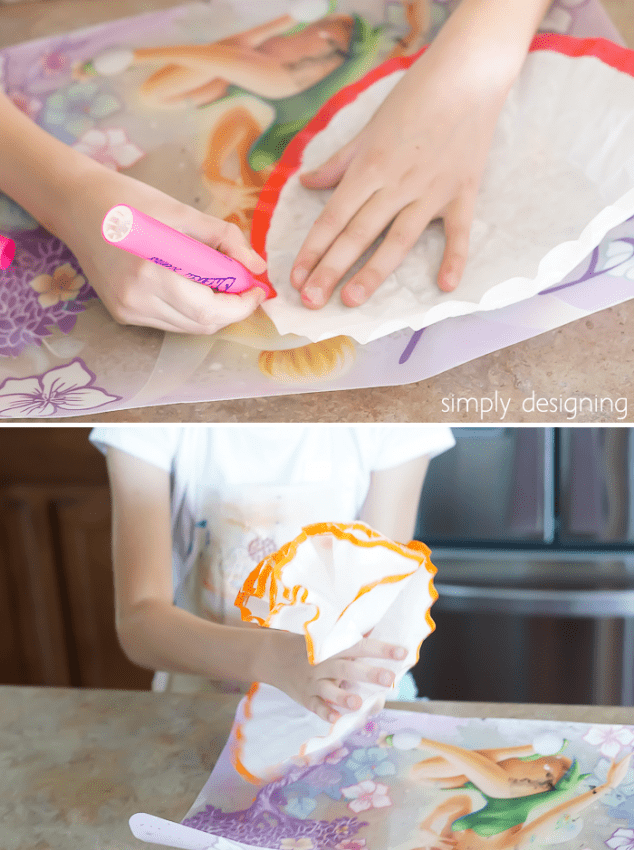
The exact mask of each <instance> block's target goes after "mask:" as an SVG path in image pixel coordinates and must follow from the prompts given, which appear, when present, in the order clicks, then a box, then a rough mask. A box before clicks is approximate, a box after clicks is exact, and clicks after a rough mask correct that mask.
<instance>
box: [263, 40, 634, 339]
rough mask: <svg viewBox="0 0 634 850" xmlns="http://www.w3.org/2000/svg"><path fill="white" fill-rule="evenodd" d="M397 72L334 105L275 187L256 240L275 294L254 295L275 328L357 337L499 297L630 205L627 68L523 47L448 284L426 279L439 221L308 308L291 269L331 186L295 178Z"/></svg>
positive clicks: (508, 297) (352, 128)
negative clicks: (363, 287)
mask: <svg viewBox="0 0 634 850" xmlns="http://www.w3.org/2000/svg"><path fill="white" fill-rule="evenodd" d="M403 73H404V71H396V72H394V73H391V74H390V75H389V76H387V77H383V78H381V79H379V80H378V81H376V82H375V83H373V84H372V85H371V86H370V87H369V88H367V89H366V90H364V91H363V92H362V93H361V94H359V95H358V97H357V98H356V100H354V101H353V102H352V103H350V104H348V105H346V106H344V107H343V108H342V109H341V110H339V111H338V112H337V113H336V114H335V115H334V116H333V118H332V120H331V121H330V123H329V124H328V126H327V127H326V128H325V129H324V130H322V131H321V132H319V133H317V135H315V136H314V138H313V139H311V140H310V142H309V143H308V145H307V146H306V148H305V150H304V152H303V157H302V166H301V168H300V170H299V171H297V172H295V173H294V174H292V175H291V177H290V178H289V179H288V181H287V182H286V184H285V185H284V187H283V188H282V191H281V194H280V197H279V200H278V203H277V205H276V207H275V210H274V212H273V216H272V220H271V222H270V227H269V230H268V233H267V238H266V251H267V259H268V264H269V278H270V280H271V282H272V284H273V286H274V287H275V289H276V290H277V292H278V297H277V298H274V299H272V300H270V301H267V302H265V304H264V305H263V306H264V309H265V310H266V312H267V313H268V315H269V316H270V317H271V319H272V320H273V322H274V323H275V325H276V327H277V329H278V331H279V332H280V333H281V334H284V333H290V332H292V333H296V334H301V335H303V336H306V337H308V338H309V339H311V340H313V341H318V340H322V339H327V338H329V337H333V336H336V335H339V334H347V335H349V336H351V337H353V338H354V339H356V340H358V341H359V342H361V343H366V342H370V341H371V340H373V339H377V338H379V337H381V336H385V335H387V334H389V333H391V332H393V331H396V330H399V329H401V328H407V327H409V328H412V329H414V330H417V329H419V328H422V327H425V326H426V325H429V324H432V323H433V322H437V321H440V320H441V319H444V318H447V317H448V316H459V315H462V314H465V313H471V312H474V311H476V310H493V309H497V308H498V307H504V306H506V305H508V304H512V303H515V302H517V301H521V300H523V299H526V298H530V297H531V296H533V295H535V294H537V293H538V292H540V291H542V290H544V289H546V288H548V287H549V286H551V285H554V284H557V283H558V282H560V281H561V280H562V278H564V277H565V275H567V274H568V273H569V272H570V271H572V269H574V268H575V266H576V265H578V264H579V263H580V262H581V260H582V259H583V258H584V257H585V256H587V255H588V253H589V252H590V251H591V250H592V249H593V248H594V247H595V246H596V245H598V244H599V242H600V241H601V239H602V238H603V237H604V236H605V234H606V233H607V232H608V231H609V230H610V229H611V228H613V227H614V226H616V225H617V224H619V223H621V222H623V221H624V220H625V219H627V218H628V217H629V216H631V215H633V214H634V146H633V145H632V139H633V138H634V109H632V104H633V103H634V79H633V78H632V77H631V76H630V75H629V74H627V73H624V72H622V71H618V70H616V69H615V68H613V67H611V66H610V65H608V64H607V63H604V62H603V61H601V60H600V59H598V58H596V57H593V56H582V57H575V58H572V57H569V56H566V55H563V54H561V53H557V52H554V51H550V50H538V51H535V52H533V53H531V54H529V56H528V58H527V60H526V63H525V66H524V68H523V71H522V73H521V75H520V77H519V79H518V81H517V82H516V84H515V85H514V87H513V89H512V90H511V92H510V94H509V97H508V99H507V101H506V104H505V106H504V108H503V111H502V114H501V116H500V119H499V121H498V125H497V129H496V133H495V137H494V140H493V144H492V148H491V152H490V156H489V160H488V164H487V168H486V172H485V175H484V179H483V183H482V186H481V189H480V192H479V195H478V199H477V203H476V209H475V218H474V221H473V226H472V231H471V247H470V254H469V260H468V262H467V266H466V269H465V273H464V277H463V279H462V281H461V283H460V285H459V287H458V288H457V289H456V290H455V291H454V292H452V293H441V292H440V291H439V290H438V288H437V285H436V275H437V272H438V269H439V266H440V260H441V257H442V253H443V248H444V241H445V240H444V233H443V229H442V224H441V223H439V222H436V223H433V224H432V225H431V226H430V227H428V228H427V229H426V230H425V232H424V233H423V234H422V236H421V237H420V239H419V240H418V242H417V243H416V245H415V246H414V248H413V250H412V251H411V252H410V253H409V254H408V256H407V257H406V258H405V260H404V261H403V263H402V264H401V265H400V266H399V268H398V269H397V270H396V271H395V272H394V273H393V274H391V275H390V276H389V277H388V279H387V280H386V281H385V282H384V283H383V284H382V286H381V287H380V288H379V290H378V291H377V292H376V293H375V294H374V295H373V296H372V297H371V298H370V300H369V301H368V302H367V303H366V304H364V305H362V306H361V307H354V308H349V307H345V306H344V305H343V304H342V302H341V299H340V297H339V294H338V291H336V292H335V293H334V294H333V296H332V297H331V299H330V301H329V303H328V304H327V305H326V306H325V307H324V308H322V309H320V310H309V309H307V308H306V307H304V306H303V305H302V303H301V301H300V297H299V294H298V293H297V291H296V290H295V289H293V287H292V286H291V285H290V271H291V267H292V265H293V262H294V259H295V257H296V256H297V253H298V251H299V249H300V247H301V245H302V243H303V241H304V239H305V237H306V236H307V234H308V232H309V230H310V228H311V226H312V224H313V222H314V221H315V219H316V218H317V216H318V215H319V213H320V212H321V210H322V209H323V208H324V206H325V204H326V202H327V200H328V198H329V197H330V195H331V191H330V190H321V191H311V190H308V189H304V188H303V187H302V186H301V184H300V182H299V173H300V172H301V171H306V170H310V169H312V168H315V167H317V166H318V165H320V164H321V163H322V162H324V161H325V160H326V159H327V158H328V157H329V156H330V155H331V154H332V153H334V152H335V151H336V150H338V149H339V148H340V147H341V145H343V144H345V143H346V142H347V141H349V140H350V139H351V138H352V137H353V136H354V135H355V134H356V133H357V132H358V131H359V130H360V129H361V128H362V127H363V126H364V124H365V123H366V122H367V120H368V119H369V118H370V117H371V115H372V114H373V112H374V111H375V109H376V108H377V106H378V105H379V104H380V103H381V102H382V101H383V100H384V99H385V97H386V96H387V94H388V93H389V91H390V90H391V89H392V87H393V86H394V85H395V84H396V82H397V81H398V80H399V79H400V78H401V76H402V75H403ZM356 268H358V264H357V266H355V269H356ZM349 276H350V275H348V276H347V277H346V278H345V279H348V277H349Z"/></svg>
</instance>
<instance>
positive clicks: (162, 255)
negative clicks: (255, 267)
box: [101, 204, 275, 298]
mask: <svg viewBox="0 0 634 850" xmlns="http://www.w3.org/2000/svg"><path fill="white" fill-rule="evenodd" d="M101 232H102V234H103V238H104V239H105V240H106V242H109V243H110V244H111V245H116V247H117V248H123V250H124V251H129V252H130V253H131V254H136V256H137V257H142V258H143V259H145V260H150V262H152V263H156V265H157V266H163V268H166V269H170V270H171V271H173V272H176V274H179V275H181V276H182V277H186V278H187V279H188V280H193V281H195V282H196V283H202V284H203V285H204V286H209V287H210V288H211V289H214V290H215V291H216V292H228V293H230V294H238V293H239V292H245V291H246V290H247V289H252V288H253V287H254V286H259V287H260V289H263V290H264V291H265V292H266V296H267V298H271V297H273V296H274V295H275V292H274V290H273V289H272V288H271V287H270V286H269V284H267V283H265V282H263V281H261V280H258V279H257V278H255V277H253V275H252V274H251V273H250V272H249V271H248V270H247V269H246V268H245V267H244V266H243V265H242V263H239V262H238V261H237V260H233V259H231V257H227V256H226V255H225V254H222V253H221V252H220V251H216V250H215V249H214V248H211V247H210V246H209V245H205V244H204V243H202V242H198V241H197V240H196V239H192V237H191V236H185V234H184V233H181V232H180V231H178V230H174V229H173V228H172V227H169V226H168V225H167V224H163V223H162V222H160V221H157V220H156V219H155V218H152V216H149V215H146V214H145V213H142V212H139V210H136V209H134V207H129V206H127V205H126V204H118V205H117V206H116V207H113V208H112V209H111V210H109V212H107V213H106V215H105V218H104V220H103V225H102V228H101Z"/></svg>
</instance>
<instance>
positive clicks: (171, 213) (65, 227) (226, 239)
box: [57, 163, 266, 334]
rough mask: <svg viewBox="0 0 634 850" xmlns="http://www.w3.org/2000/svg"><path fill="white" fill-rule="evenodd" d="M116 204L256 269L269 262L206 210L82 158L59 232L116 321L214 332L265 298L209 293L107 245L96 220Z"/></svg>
mask: <svg viewBox="0 0 634 850" xmlns="http://www.w3.org/2000/svg"><path fill="white" fill-rule="evenodd" d="M120 203H122V204H129V205H130V206H133V207H136V208H137V209H139V210H141V211H142V212H145V213H147V214H148V215H151V216H153V217H154V218H156V219H158V220H159V221H162V222H164V223H165V224H168V225H169V226H170V227H173V228H175V229H176V230H180V231H182V232H183V233H186V234H187V235H189V236H192V237H193V238H194V239H198V240H200V241H201V242H205V243H206V244H207V245H211V246H212V247H213V248H219V249H221V250H222V251H223V252H224V253H226V254H228V255H229V256H230V257H233V258H234V259H236V260H239V261H240V262H241V263H243V264H244V265H245V266H246V267H247V268H248V269H249V270H250V271H252V272H254V273H255V274H259V273H261V272H263V271H264V269H265V268H266V263H265V262H264V260H263V259H262V258H261V257H260V256H258V255H257V254H256V253H255V251H253V249H252V248H251V247H250V246H249V244H248V242H247V240H246V239H245V237H244V236H243V235H242V233H241V232H240V230H239V229H238V228H237V227H236V226H235V225H233V224H228V223H227V222H225V221H221V220H220V219H217V218H214V217H212V216H208V215H205V214H204V213H201V212H200V211H199V210H196V209H194V208H193V207H189V206H187V205H186V204H182V203H180V201H176V200H174V199H173V198H170V197H169V196H168V195H166V194H164V193H163V192H160V191H159V190H158V189H154V188H153V187H151V186H148V185H146V184H145V183H141V182H139V181H138V180H135V179H133V178H131V177H127V176H125V175H123V174H119V173H117V172H113V171H110V170H109V169H107V168H104V167H102V166H100V165H98V164H97V163H89V164H86V166H85V173H83V174H82V175H80V176H79V177H78V179H77V183H75V184H73V187H72V190H71V191H69V194H68V197H67V206H66V209H64V210H61V211H60V214H61V215H62V216H63V219H62V222H61V223H60V224H59V225H58V227H57V230H58V234H59V235H60V237H61V238H62V239H63V240H64V241H65V242H66V244H68V246H69V247H70V248H71V249H72V251H73V253H74V254H75V255H76V257H77V259H78V260H79V263H80V265H81V267H82V269H83V271H84V273H85V274H86V277H87V279H88V281H89V282H90V284H91V286H92V287H93V288H94V289H95V290H96V292H97V293H98V295H99V297H100V298H101V300H102V301H103V303H104V305H105V307H106V309H107V310H108V311H109V312H110V313H111V315H112V316H113V318H114V319H116V321H117V322H120V323H121V324H126V325H143V326H146V327H153V328H160V329H161V330H165V331H175V332H177V333H188V334H211V333H214V332H215V331H217V330H219V329H220V328H222V327H224V326H225V325H228V324H231V323H232V322H238V321H240V320H241V319H245V318H246V317H247V316H249V315H250V314H251V313H252V312H253V311H254V310H255V309H256V307H257V306H258V305H259V304H260V303H261V302H262V301H263V300H264V292H263V290H262V289H261V288H260V287H254V288H253V289H250V290H248V291H247V292H244V293H241V294H239V295H228V294H224V293H218V292H214V291H213V290H212V289H210V288H209V287H207V286H203V285H202V284H199V283H194V282H193V281H190V280H187V279H186V278H184V277H181V276H180V275H177V274H175V273H174V272H171V271H168V270H167V269H163V268H161V267H160V266H157V265H155V264H154V263H151V262H149V261H148V260H142V259H141V258H139V257H135V256H134V255H132V254H128V253H127V252H125V251H122V250H121V249H119V248H116V247H114V246H112V245H109V244H108V243H107V242H106V241H105V240H104V239H103V237H102V235H101V223H102V220H103V217H104V215H105V214H106V212H107V211H108V210H109V209H110V208H111V207H113V206H114V205H115V204H120Z"/></svg>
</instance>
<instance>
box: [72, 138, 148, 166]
mask: <svg viewBox="0 0 634 850" xmlns="http://www.w3.org/2000/svg"><path fill="white" fill-rule="evenodd" d="M73 147H74V148H75V150H77V151H80V152H81V153H84V154H86V156H89V157H90V158H91V159H95V160H96V161H97V162H100V163H101V164H102V165H105V166H106V168H112V169H113V170H114V171H116V170H118V169H119V168H130V166H131V165H134V163H135V162H138V161H139V160H140V159H141V157H142V156H143V151H142V150H141V148H139V147H137V146H136V145H135V144H134V142H131V141H130V140H129V139H128V137H127V135H126V133H125V130H121V129H120V128H115V127H108V129H106V130H97V129H93V130H88V132H87V133H84V134H83V136H82V137H81V138H80V139H79V140H78V141H77V142H76V144H74V145H73Z"/></svg>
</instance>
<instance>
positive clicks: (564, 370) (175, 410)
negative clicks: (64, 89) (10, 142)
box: [0, 0, 634, 424]
mask: <svg viewBox="0 0 634 850" xmlns="http://www.w3.org/2000/svg"><path fill="white" fill-rule="evenodd" d="M603 2H604V5H605V7H606V9H607V10H608V12H609V14H611V16H612V18H613V20H614V22H615V23H616V25H617V27H619V29H620V31H621V32H622V34H623V36H624V38H625V40H626V42H627V43H628V44H629V45H630V46H632V47H634V3H633V2H632V0H603ZM4 3H5V4H6V5H4V4H3V0H0V47H5V46H7V45H10V44H15V43H17V42H19V41H24V40H27V39H32V38H38V37H42V36H46V35H51V34H56V33H62V32H66V31H70V30H72V29H76V28H78V27H83V26H88V25H91V24H95V23H98V22H101V21H105V20H113V19H116V18H119V17H124V16H126V15H134V14H139V13H141V12H147V11H151V10H154V9H160V8H165V7H168V6H171V5H173V4H174V0H109V2H108V3H105V2H100V0H39V2H7V0H4ZM632 327H634V301H630V302H627V303H624V304H622V305H619V306H617V307H613V308H610V309H608V310H604V311H602V312H600V313H597V314H595V315H593V316H591V317H590V318H585V319H580V320H578V321H576V322H573V323H571V324H569V325H566V326H564V327H561V328H558V329H556V330H554V331H550V332H548V333H544V334H541V335H540V336H537V337H534V338H533V339H530V340H527V341H526V342H523V343H519V344H516V345H513V346H510V347H509V348H506V349H502V350H501V351H497V352H494V353H492V354H489V355H487V356H485V357H481V358H478V359H477V360H474V361H472V362H470V363H466V364H464V365H462V366H459V367H456V368H454V369H451V370H449V371H447V372H445V373H443V374H441V375H437V376H436V377H434V378H431V379H428V380H424V381H420V382H418V383H416V384H408V385H405V386H399V387H376V388H370V389H360V390H346V391H341V392H324V393H308V394H304V395H288V396H279V397H272V398H261V399H259V398H256V399H244V400H236V401H224V402H223V401H220V402H208V403H202V402H201V403H196V404H179V405H165V406H158V407H146V408H136V409H131V410H121V411H113V412H111V413H97V414H94V415H91V416H84V417H73V418H69V419H64V420H54V421H57V422H60V421H61V422H93V421H102V422H145V421H147V422H221V421H222V422H238V421H253V422H257V421H260V422H283V421H288V422H302V421H314V422H332V421H346V422H372V421H385V422H397V421H398V422H456V423H460V422H464V423H468V422H480V421H482V422H488V423H499V422H501V421H502V422H504V423H505V424H507V423H509V422H560V423H571V422H575V423H576V422H615V421H616V422H632V421H634V384H633V381H632V375H633V374H634V338H633V336H632V331H631V329H632ZM496 392H497V394H498V396H500V397H503V398H504V403H505V404H507V405H508V406H507V413H506V415H505V416H504V418H502V416H501V408H498V410H497V411H496V410H493V411H492V412H491V413H485V414H484V415H483V416H482V415H481V414H480V412H477V413H476V412H475V410H474V404H473V403H471V404H470V405H467V404H466V400H467V399H474V398H483V397H489V398H493V397H495V393H496ZM533 392H534V393H535V394H536V396H537V397H544V398H553V399H559V398H561V399H564V400H565V399H573V400H574V399H581V398H589V399H591V400H597V399H602V398H609V399H612V401H613V404H614V406H615V407H614V408H613V410H612V412H611V413H610V411H609V410H607V409H604V411H603V412H602V411H601V410H600V409H599V411H598V412H596V413H590V412H588V411H587V406H586V409H585V410H584V411H583V412H582V413H577V414H576V415H574V416H572V417H571V415H570V413H569V412H566V410H562V411H554V412H553V411H551V410H549V411H548V412H546V413H540V412H534V411H531V410H530V409H526V406H525V404H524V403H525V402H526V401H528V402H529V408H530V398H531V396H532V393H533ZM452 397H453V398H459V399H463V400H464V401H463V406H462V407H461V408H460V409H458V410H451V409H447V408H448V407H449V402H448V401H443V400H450V399H451V398H452ZM621 400H623V401H621ZM617 402H618V411H621V410H623V408H624V407H625V404H626V405H627V407H626V415H625V416H622V415H621V413H620V412H617ZM593 403H594V402H593ZM572 404H573V402H571V403H570V406H569V407H568V411H570V410H572V406H571V405H572ZM586 405H587V403H586ZM595 406H596V405H595ZM15 421H21V420H15ZM24 421H26V420H24ZM39 421H46V420H39Z"/></svg>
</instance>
